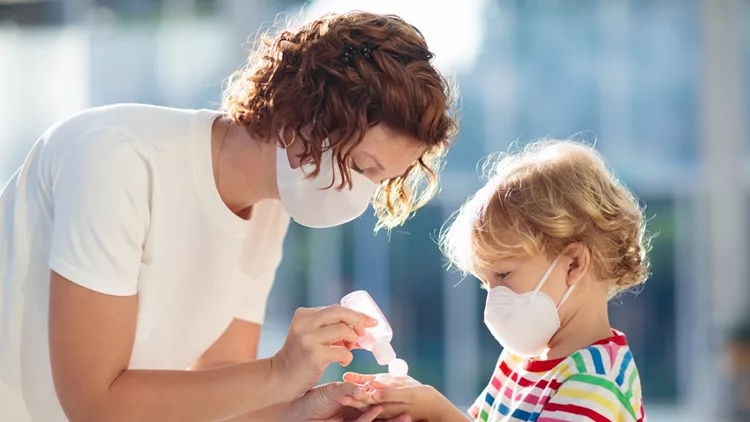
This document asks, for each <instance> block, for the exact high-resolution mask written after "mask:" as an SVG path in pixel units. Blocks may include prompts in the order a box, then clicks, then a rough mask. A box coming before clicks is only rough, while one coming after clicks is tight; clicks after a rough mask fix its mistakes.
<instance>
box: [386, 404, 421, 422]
mask: <svg viewBox="0 0 750 422" xmlns="http://www.w3.org/2000/svg"><path fill="white" fill-rule="evenodd" d="M379 406H380V407H382V411H381V412H380V414H379V416H378V417H380V418H381V419H385V420H389V421H392V420H393V419H396V420H398V421H399V422H401V420H399V419H398V418H403V417H404V416H406V418H408V419H403V420H405V421H411V416H408V414H409V410H413V409H412V405H409V404H406V403H384V404H381V405H379Z"/></svg>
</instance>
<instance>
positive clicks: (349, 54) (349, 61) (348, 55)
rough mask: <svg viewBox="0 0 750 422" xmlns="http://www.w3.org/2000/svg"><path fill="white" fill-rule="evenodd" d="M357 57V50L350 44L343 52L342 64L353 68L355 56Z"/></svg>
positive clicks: (340, 58)
mask: <svg viewBox="0 0 750 422" xmlns="http://www.w3.org/2000/svg"><path fill="white" fill-rule="evenodd" d="M356 55H357V49H356V48H355V47H354V46H351V45H349V44H344V49H343V50H342V51H341V56H340V57H339V60H340V61H341V63H343V64H345V65H348V66H351V65H353V64H354V56H356Z"/></svg>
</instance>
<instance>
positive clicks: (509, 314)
mask: <svg viewBox="0 0 750 422" xmlns="http://www.w3.org/2000/svg"><path fill="white" fill-rule="evenodd" d="M558 259H559V257H558V258H555V260H554V261H552V264H550V266H549V268H547V271H546V272H545V273H544V275H543V276H542V279H541V280H539V283H538V284H537V285H536V287H535V288H534V290H532V291H530V292H528V293H523V294H518V293H516V292H514V291H513V290H511V289H509V288H508V287H505V286H497V287H493V288H492V289H490V291H489V292H487V303H486V304H485V308H484V323H485V324H486V325H487V328H489V330H490V332H491V333H492V335H493V336H494V337H495V339H496V340H497V341H498V342H499V343H500V344H501V345H502V346H503V347H504V348H507V349H508V350H510V351H511V352H513V353H514V354H516V355H518V356H522V357H532V356H537V355H539V354H541V353H542V352H544V350H545V349H546V348H547V344H548V343H549V341H550V339H551V338H552V336H553V335H555V333H556V332H557V330H558V329H559V328H560V317H559V316H558V314H557V310H558V309H559V308H560V306H562V305H563V303H565V301H566V300H567V299H568V297H569V296H570V293H571V292H572V291H573V287H575V285H573V286H570V287H568V289H567V291H566V292H565V294H564V295H563V297H562V300H560V304H559V305H557V306H556V305H555V302H554V301H553V300H552V298H551V297H549V295H547V294H546V293H544V292H542V291H540V289H541V288H542V286H543V285H544V282H545V281H547V277H549V275H550V273H552V270H553V269H554V268H555V264H557V261H558Z"/></svg>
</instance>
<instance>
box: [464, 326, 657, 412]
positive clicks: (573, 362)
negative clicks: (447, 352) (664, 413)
mask: <svg viewBox="0 0 750 422" xmlns="http://www.w3.org/2000/svg"><path fill="white" fill-rule="evenodd" d="M642 402H643V399H642V397H641V385H640V378H639V377H638V369H637V368H636V366H635V362H634V361H633V356H632V354H631V352H630V349H629V348H628V347H627V342H626V341H625V337H624V336H623V335H622V334H620V333H616V334H615V336H613V337H612V338H610V339H607V340H603V341H598V342H596V343H594V344H593V345H592V346H589V347H587V348H585V349H582V350H579V351H577V352H575V353H573V354H572V355H571V356H569V357H568V358H563V359H557V360H549V361H535V360H528V359H527V360H524V359H522V358H520V357H518V356H515V355H513V354H511V353H508V352H507V351H506V352H503V354H502V355H501V356H500V359H499V360H498V364H497V366H496V369H495V373H494V374H493V376H492V378H491V379H490V382H489V384H488V386H487V388H486V389H485V391H484V392H483V393H482V395H481V396H480V397H479V398H478V399H477V401H476V403H475V404H474V405H473V406H472V408H471V409H470V410H469V414H470V415H471V416H472V418H474V420H476V421H482V422H500V421H502V422H505V421H531V422H562V421H571V420H582V419H586V420H588V421H593V422H599V421H623V422H635V421H638V422H641V421H644V420H645V411H644V409H643V404H642Z"/></svg>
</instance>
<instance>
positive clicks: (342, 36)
mask: <svg viewBox="0 0 750 422" xmlns="http://www.w3.org/2000/svg"><path fill="white" fill-rule="evenodd" d="M432 58H433V54H432V52H430V50H429V49H428V48H427V43H426V42H425V39H424V37H423V36H422V34H421V33H420V32H419V30H418V29H417V28H415V27H413V26H412V25H410V24H408V23H406V22H405V21H404V20H403V19H401V18H400V17H398V16H394V15H379V14H373V13H366V12H359V11H355V12H350V13H346V14H330V15H326V16H323V17H321V18H319V19H316V20H314V21H312V22H310V23H308V24H306V25H304V26H302V27H301V28H299V29H297V30H294V31H291V30H285V31H281V32H279V33H278V34H276V35H269V34H266V35H265V36H263V37H262V38H261V42H260V43H259V46H258V48H256V49H254V50H253V51H252V52H251V54H250V57H249V60H248V63H247V65H246V66H245V67H243V68H242V69H240V70H239V71H238V72H236V73H235V74H234V75H233V76H232V77H231V78H230V80H229V83H228V86H227V89H226V91H225V93H224V98H223V104H222V106H223V109H224V110H225V111H226V112H227V113H228V114H229V116H230V117H231V119H232V120H233V121H234V122H235V123H237V124H240V125H242V126H244V127H245V128H246V130H247V131H248V132H249V133H250V134H251V135H252V136H254V137H255V138H257V139H262V140H269V141H270V140H278V142H283V140H281V139H279V138H278V136H277V134H278V133H279V131H280V130H281V129H282V128H283V127H287V128H290V129H292V130H293V131H294V135H295V138H296V139H297V142H302V143H303V144H304V146H305V150H304V152H303V154H302V157H301V159H302V162H303V163H308V162H312V163H315V164H316V171H315V172H313V173H311V174H310V176H311V177H314V176H316V175H317V174H318V171H319V165H320V160H321V154H322V153H323V152H324V151H325V150H326V149H327V148H328V146H327V145H324V142H323V141H324V140H325V139H327V138H329V137H330V138H329V139H330V142H331V145H330V148H331V149H332V150H333V154H334V156H335V157H336V162H337V165H338V170H339V173H340V174H341V175H343V177H342V180H341V181H340V182H339V183H337V184H336V185H337V186H336V189H343V188H344V187H345V186H347V185H349V184H350V183H351V175H350V168H349V166H350V157H349V155H350V153H351V151H352V149H353V148H354V147H355V146H356V145H358V144H359V143H360V142H361V140H362V138H363V137H364V135H365V132H366V131H367V129H368V128H370V127H372V126H375V125H377V124H383V125H384V126H385V127H387V128H388V129H389V130H391V131H393V132H395V133H398V134H401V135H404V136H407V137H410V138H412V139H414V140H415V141H416V142H419V143H420V144H421V145H423V146H424V147H425V153H424V154H423V155H422V157H421V158H420V159H419V160H418V161H417V162H415V163H414V164H413V165H412V166H411V167H409V169H408V170H407V171H406V173H404V174H403V175H401V176H399V177H396V178H393V179H390V180H387V181H385V182H383V183H382V185H381V186H380V188H379V189H378V191H377V193H376V195H375V198H374V199H373V206H374V208H375V211H376V214H377V216H378V218H379V223H378V226H377V228H380V227H386V228H392V227H395V226H398V225H400V224H402V223H403V222H404V221H405V220H406V219H407V218H408V217H409V215H411V213H412V212H414V211H415V210H417V209H418V208H419V207H421V206H422V205H424V204H425V203H426V202H427V201H429V200H430V199H431V198H432V197H433V196H434V195H435V193H436V192H437V187H438V172H439V170H440V166H441V164H442V163H441V161H442V159H443V157H444V154H445V152H446V150H447V148H448V146H449V145H450V142H451V139H452V138H453V137H454V136H455V134H456V132H457V124H456V121H455V119H454V117H453V107H454V105H455V97H454V94H453V90H452V89H451V85H450V84H449V83H448V81H447V80H446V79H445V78H444V77H443V76H441V74H440V73H439V72H438V70H437V69H436V68H435V67H434V66H433V65H432V63H431V61H432ZM303 128H304V129H305V130H304V131H303V130H302V129H303ZM331 135H335V139H334V137H332V136H331ZM422 179H424V181H426V183H422ZM332 186H333V185H332Z"/></svg>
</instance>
